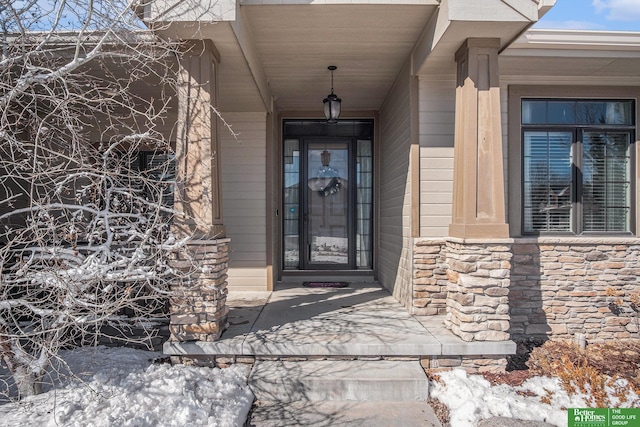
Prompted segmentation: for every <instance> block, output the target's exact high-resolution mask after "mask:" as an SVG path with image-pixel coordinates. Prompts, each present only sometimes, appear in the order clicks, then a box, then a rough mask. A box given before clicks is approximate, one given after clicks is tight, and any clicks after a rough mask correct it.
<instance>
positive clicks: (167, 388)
mask: <svg viewBox="0 0 640 427" xmlns="http://www.w3.org/2000/svg"><path fill="white" fill-rule="evenodd" d="M61 356H62V358H63V359H64V360H65V361H66V362H67V363H68V364H69V367H70V369H71V371H72V372H73V373H74V374H75V375H76V377H75V379H71V380H70V379H69V377H68V376H61V377H60V378H62V379H57V380H56V382H57V383H58V387H56V388H51V387H49V390H48V391H46V392H45V393H43V394H41V395H38V396H33V397H29V398H26V399H24V400H22V401H20V402H11V403H6V404H4V405H1V406H0V419H1V420H2V421H1V422H0V424H2V425H20V426H38V427H45V426H59V425H64V426H78V427H80V426H95V427H102V426H115V425H117V426H123V427H127V426H136V427H145V426H149V427H151V426H167V427H172V426H186V425H199V426H220V427H235V426H242V425H243V424H244V422H245V420H246V418H247V414H248V413H249V409H250V408H251V404H252V402H253V394H252V393H251V391H250V389H249V386H248V385H247V377H248V375H249V367H247V366H242V365H234V366H232V367H230V368H227V369H218V368H199V367H193V366H184V365H177V366H171V365H168V364H153V363H152V361H153V359H154V358H157V357H161V356H162V355H161V353H153V352H148V351H143V350H135V349H129V348H107V347H98V348H80V349H75V350H72V351H63V352H61ZM0 375H4V373H0Z"/></svg>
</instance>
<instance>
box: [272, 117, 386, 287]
mask: <svg viewBox="0 0 640 427" xmlns="http://www.w3.org/2000/svg"><path fill="white" fill-rule="evenodd" d="M318 117H319V116H317V115H315V114H309V113H305V112H291V111H289V112H280V113H279V114H278V117H277V120H276V121H275V123H274V124H275V125H276V132H274V142H275V144H273V151H272V152H273V154H274V156H273V158H272V161H273V163H272V166H273V168H271V169H270V170H271V171H273V172H275V176H274V180H273V182H274V183H276V187H275V188H274V190H275V191H276V193H275V197H274V199H273V200H274V202H275V206H274V209H273V213H274V219H275V221H274V227H273V228H270V229H269V230H268V232H269V233H272V235H273V241H274V242H275V245H274V250H273V252H272V253H271V257H270V259H271V261H270V262H269V263H270V264H272V265H273V266H274V272H275V277H274V279H275V280H276V281H280V280H285V277H303V276H305V275H309V274H310V273H313V272H314V271H317V272H318V273H319V274H328V273H330V272H333V271H335V272H339V273H340V274H341V275H349V276H351V275H355V276H361V275H365V276H367V277H371V278H373V279H375V278H376V277H377V265H378V245H377V243H376V242H377V241H378V238H377V236H378V229H379V212H378V209H379V195H378V193H377V188H379V179H380V177H379V169H380V163H379V162H380V160H379V159H380V157H379V151H380V145H379V135H380V129H379V117H378V113H377V112H376V111H361V112H345V113H344V114H342V117H341V122H368V123H369V126H370V135H369V136H368V137H366V138H364V137H362V138H363V139H369V140H370V141H371V144H372V146H371V149H372V156H373V188H372V195H371V196H372V204H373V205H372V210H371V224H372V227H371V233H372V234H371V247H370V250H371V265H370V267H356V269H353V270H343V269H336V268H334V266H331V267H330V268H328V269H326V270H315V269H314V270H305V269H303V268H302V266H301V265H300V266H299V267H298V268H286V267H285V259H284V257H285V241H284V220H285V215H284V212H283V208H284V192H283V191H284V181H283V180H284V178H283V177H284V169H283V161H282V159H283V154H284V151H283V150H284V141H285V138H298V139H302V138H303V136H302V135H297V134H288V135H287V134H286V133H285V124H286V123H288V122H309V123H322V122H323V123H326V120H325V119H319V118H318ZM306 137H311V136H310V135H308V136H306ZM320 138H322V136H320ZM350 138H351V139H352V140H353V141H356V140H358V139H360V138H361V136H360V135H357V134H356V135H352V136H351V137H350ZM353 156H356V154H355V153H354V154H353ZM356 162H357V160H355V158H354V161H353V162H352V163H353V165H354V166H353V167H354V168H355V164H356ZM354 194H355V192H354ZM354 215H355V212H354ZM356 261H357V260H356Z"/></svg>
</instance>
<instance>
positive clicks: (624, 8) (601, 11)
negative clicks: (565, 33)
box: [534, 0, 640, 31]
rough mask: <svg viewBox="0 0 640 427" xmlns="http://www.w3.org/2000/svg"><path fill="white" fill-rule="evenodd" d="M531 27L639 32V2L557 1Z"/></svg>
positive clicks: (625, 0) (601, 0)
mask: <svg viewBox="0 0 640 427" xmlns="http://www.w3.org/2000/svg"><path fill="white" fill-rule="evenodd" d="M534 28H556V29H573V30H614V31H615V30H621V31H640V0H556V5H555V6H554V7H553V8H552V9H551V10H550V11H549V12H548V13H547V14H546V15H545V16H544V17H543V18H542V19H541V20H540V22H538V23H537V24H536V25H535V27H534Z"/></svg>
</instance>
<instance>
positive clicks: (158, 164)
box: [138, 151, 176, 216]
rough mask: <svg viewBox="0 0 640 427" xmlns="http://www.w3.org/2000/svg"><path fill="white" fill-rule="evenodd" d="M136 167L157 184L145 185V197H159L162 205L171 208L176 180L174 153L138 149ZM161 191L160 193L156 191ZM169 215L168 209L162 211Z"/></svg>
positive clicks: (151, 198) (155, 198)
mask: <svg viewBox="0 0 640 427" xmlns="http://www.w3.org/2000/svg"><path fill="white" fill-rule="evenodd" d="M138 168H139V170H140V171H144V172H145V174H146V176H147V177H148V178H150V180H151V181H152V182H154V183H158V185H157V186H154V187H153V188H152V187H149V186H145V188H144V191H145V194H146V197H147V198H149V199H150V200H157V199H158V196H160V197H161V200H162V206H164V207H167V208H173V196H174V195H173V193H174V188H175V182H176V160H175V155H174V154H170V153H166V152H155V151H140V152H139V153H138ZM158 190H160V191H162V195H159V194H157V191H158ZM162 213H163V214H164V215H166V216H170V214H169V212H168V211H163V212H162Z"/></svg>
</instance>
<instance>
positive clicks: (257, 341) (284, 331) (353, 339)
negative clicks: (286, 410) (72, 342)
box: [164, 282, 516, 357]
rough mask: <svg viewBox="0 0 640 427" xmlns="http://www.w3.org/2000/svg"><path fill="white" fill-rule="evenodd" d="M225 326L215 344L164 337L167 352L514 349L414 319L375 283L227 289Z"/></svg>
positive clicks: (438, 321)
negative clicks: (470, 339)
mask: <svg viewBox="0 0 640 427" xmlns="http://www.w3.org/2000/svg"><path fill="white" fill-rule="evenodd" d="M227 304H228V305H229V307H230V313H229V328H228V329H227V330H226V331H225V332H224V334H223V335H222V338H221V339H220V340H219V341H216V342H201V341H200V342H183V343H175V342H167V343H165V345H164V352H165V353H166V354H169V355H247V356H260V355H278V356H356V357H357V356H440V355H442V356H447V355H455V356H462V355H485V356H486V355H493V354H496V355H505V354H512V353H515V349H516V346H515V344H514V343H513V342H511V341H504V342H471V343H468V342H464V341H462V340H461V339H460V338H458V337H456V336H455V335H453V334H452V333H451V332H450V331H449V330H447V329H446V328H445V327H444V319H443V317H442V316H422V317H421V316H412V315H410V314H409V313H408V312H407V310H406V309H405V308H404V307H403V306H402V305H401V304H400V303H399V302H398V301H397V300H396V299H395V298H394V297H392V296H391V295H390V294H389V292H388V291H387V290H385V289H384V288H382V287H381V286H380V285H379V284H378V283H375V282H366V283H357V282H356V283H350V285H349V287H347V288H306V287H303V286H302V284H301V283H292V284H278V286H277V290H276V291H274V292H231V293H230V294H229V297H228V300H227Z"/></svg>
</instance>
